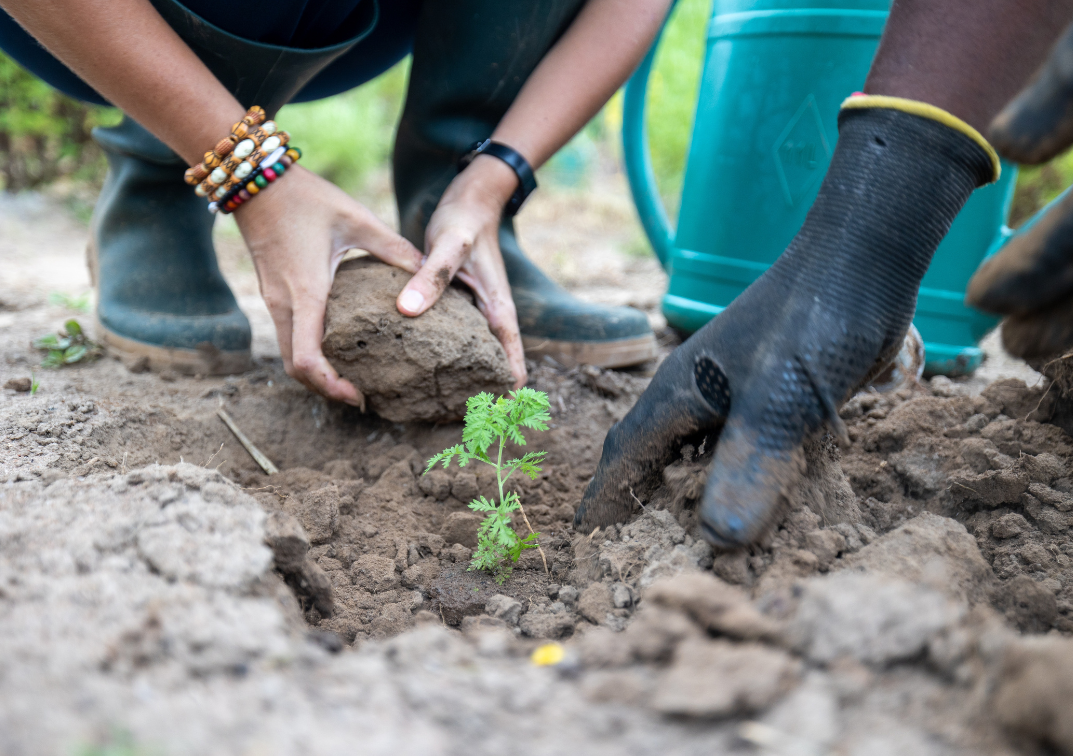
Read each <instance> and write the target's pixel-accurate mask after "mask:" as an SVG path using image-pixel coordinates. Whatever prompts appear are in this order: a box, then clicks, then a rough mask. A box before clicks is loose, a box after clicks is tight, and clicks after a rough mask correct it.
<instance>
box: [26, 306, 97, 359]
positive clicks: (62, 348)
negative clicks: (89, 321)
mask: <svg viewBox="0 0 1073 756" xmlns="http://www.w3.org/2000/svg"><path fill="white" fill-rule="evenodd" d="M33 347H34V349H40V350H42V351H44V352H47V354H46V355H45V359H44V360H42V361H41V367H46V368H58V367H62V366H63V365H73V364H75V363H76V362H89V361H90V360H95V359H96V358H97V357H100V355H101V347H100V345H98V344H95V343H94V342H92V341H90V339H89V337H88V336H86V334H85V333H84V332H83V331H82V326H80V325H79V324H78V321H77V320H75V319H74V318H72V319H70V320H68V321H67V322H66V323H64V324H63V330H62V331H60V332H59V333H58V334H55V333H50V334H47V335H45V336H42V337H41V338H39V339H34V343H33Z"/></svg>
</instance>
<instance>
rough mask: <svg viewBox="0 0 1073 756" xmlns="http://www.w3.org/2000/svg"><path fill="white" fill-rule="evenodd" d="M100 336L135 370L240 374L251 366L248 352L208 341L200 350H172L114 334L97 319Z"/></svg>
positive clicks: (112, 351) (109, 347)
mask: <svg viewBox="0 0 1073 756" xmlns="http://www.w3.org/2000/svg"><path fill="white" fill-rule="evenodd" d="M97 338H98V339H99V340H100V342H101V343H102V344H104V346H106V347H107V348H108V352H109V353H110V354H113V355H115V356H116V357H118V358H119V360H120V361H121V362H122V363H123V364H124V365H126V366H127V368H128V369H130V370H133V371H134V372H144V371H146V370H149V371H152V372H154V373H159V372H162V371H164V370H170V371H172V372H174V373H179V374H181V375H238V374H240V373H245V372H246V371H247V370H249V369H250V366H251V363H252V360H251V355H250V352H249V351H241V352H222V351H220V350H219V349H217V348H216V347H215V346H213V345H212V344H210V343H208V342H206V343H205V344H204V345H203V347H202V348H199V349H171V348H168V347H162V346H157V345H155V344H146V343H144V342H141V341H135V340H134V339H128V338H126V337H125V336H120V335H118V334H115V333H112V332H111V331H109V330H108V329H107V328H105V327H104V326H103V325H101V322H100V321H99V320H98V321H97Z"/></svg>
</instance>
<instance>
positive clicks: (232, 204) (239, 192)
mask: <svg viewBox="0 0 1073 756" xmlns="http://www.w3.org/2000/svg"><path fill="white" fill-rule="evenodd" d="M301 157H302V151H301V150H300V149H298V148H297V147H291V148H289V149H287V148H284V147H282V146H280V147H277V148H276V149H275V150H273V152H272V153H271V154H270V155H268V156H267V157H266V158H265V160H263V161H262V162H261V164H260V165H259V166H257V168H255V169H254V170H253V172H252V173H251V174H250V175H249V176H248V177H247V180H246V182H245V185H242V186H237V187H235V188H234V189H232V190H231V191H230V192H228V193H227V194H225V195H224V196H223V197H222V198H221V199H220V200H219V201H217V202H210V203H209V212H210V213H216V212H220V213H223V214H224V215H227V214H229V213H231V212H233V211H234V210H235V208H237V207H238V206H239V205H241V204H242V203H243V202H246V201H248V200H249V199H250V198H251V197H253V196H254V195H255V194H257V193H258V192H260V191H261V190H262V189H266V188H267V187H268V185H269V184H271V183H272V182H273V181H275V180H276V179H278V178H279V177H280V176H282V175H283V174H284V173H285V172H286V171H287V169H288V168H290V167H291V166H292V165H294V164H295V163H297V162H298V160H299V159H300V158H301Z"/></svg>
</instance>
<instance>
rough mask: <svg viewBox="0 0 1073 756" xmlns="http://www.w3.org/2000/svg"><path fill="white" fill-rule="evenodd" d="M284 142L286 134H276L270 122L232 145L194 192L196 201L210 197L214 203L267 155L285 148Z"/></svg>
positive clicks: (281, 132) (287, 136) (286, 139)
mask: <svg viewBox="0 0 1073 756" xmlns="http://www.w3.org/2000/svg"><path fill="white" fill-rule="evenodd" d="M288 141H290V135H289V134H287V132H286V131H277V130H276V124H275V123H274V122H273V121H268V122H266V123H265V124H264V126H261V127H259V128H257V129H255V130H254V131H252V132H250V134H249V136H247V137H246V138H245V139H243V140H242V141H241V142H239V143H238V144H237V145H235V149H234V150H233V151H232V153H231V154H230V155H228V156H227V158H226V159H225V160H224V161H223V163H221V164H220V165H218V166H217V167H215V168H213V169H212V172H211V173H210V174H209V176H208V178H206V179H205V180H204V181H202V182H201V183H200V184H198V185H197V187H196V188H195V189H194V193H195V194H196V195H197V196H199V197H208V196H210V195H211V196H212V197H213V198H214V199H220V198H221V197H223V196H224V195H225V194H226V193H227V192H228V191H230V190H231V187H232V186H233V185H234V183H235V182H238V181H241V180H243V179H244V178H245V177H246V176H248V175H249V174H250V172H251V171H252V170H253V169H254V168H256V167H257V166H258V164H260V162H261V160H262V159H264V156H265V155H266V154H267V153H269V152H272V151H274V150H276V149H277V148H279V147H282V146H283V145H286V144H287V142H288ZM229 184H230V185H229Z"/></svg>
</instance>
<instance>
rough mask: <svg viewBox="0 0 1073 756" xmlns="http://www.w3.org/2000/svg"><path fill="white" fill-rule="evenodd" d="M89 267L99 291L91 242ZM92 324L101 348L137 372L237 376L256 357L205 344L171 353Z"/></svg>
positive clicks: (96, 319) (92, 280) (244, 370)
mask: <svg viewBox="0 0 1073 756" xmlns="http://www.w3.org/2000/svg"><path fill="white" fill-rule="evenodd" d="M86 267H87V268H89V280H90V284H91V285H92V286H93V288H94V289H96V288H97V275H98V264H97V247H96V245H95V244H94V243H93V241H92V239H91V240H90V242H89V244H87V245H86ZM93 320H94V322H95V324H96V326H97V338H98V339H99V340H100V342H101V344H103V345H104V346H105V347H107V348H108V351H109V353H111V354H113V355H115V356H116V357H118V358H119V360H120V362H122V363H123V364H124V365H126V366H127V368H128V369H131V370H133V371H134V372H139V373H140V372H144V371H146V370H150V371H152V372H154V373H160V372H163V371H164V370H170V371H172V372H173V373H179V374H180V375H238V374H239V373H245V372H246V371H247V370H249V369H250V367H252V365H253V355H252V353H251V352H250V350H248V349H244V350H242V351H241V352H221V351H220V350H219V349H217V348H216V347H214V346H213V345H212V344H209V343H206V344H205V345H204V348H203V349H171V348H169V347H162V346H157V345H156V344H146V343H145V342H142V341H136V340H134V339H128V338H127V337H126V336H120V335H119V334H117V333H112V332H111V331H109V330H108V329H107V328H105V327H104V325H103V324H102V323H101V321H100V320H99V319H98V318H97V317H96V315H94V317H93Z"/></svg>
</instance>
